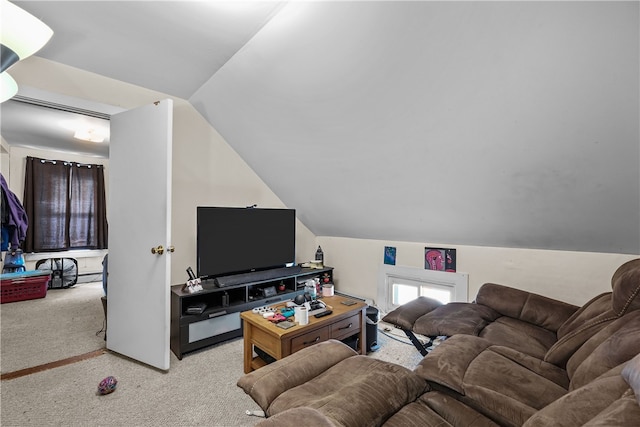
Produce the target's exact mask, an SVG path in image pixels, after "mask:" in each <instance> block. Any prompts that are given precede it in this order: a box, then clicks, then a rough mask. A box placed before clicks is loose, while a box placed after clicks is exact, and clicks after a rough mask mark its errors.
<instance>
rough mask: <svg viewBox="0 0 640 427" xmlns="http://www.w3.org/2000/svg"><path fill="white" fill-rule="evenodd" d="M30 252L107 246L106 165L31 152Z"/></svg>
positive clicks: (27, 208)
mask: <svg viewBox="0 0 640 427" xmlns="http://www.w3.org/2000/svg"><path fill="white" fill-rule="evenodd" d="M24 208H25V211H26V212H27V216H28V218H29V228H28V229H27V239H26V242H25V251H26V252H49V251H62V250H70V249H106V247H107V220H106V203H105V188H104V168H103V166H102V165H83V164H79V163H73V162H65V161H60V160H44V159H39V158H35V157H27V168H26V174H25V197H24Z"/></svg>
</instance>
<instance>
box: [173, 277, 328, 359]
mask: <svg viewBox="0 0 640 427" xmlns="http://www.w3.org/2000/svg"><path fill="white" fill-rule="evenodd" d="M273 270H280V271H281V272H280V273H279V274H278V275H275V274H274V275H269V274H268V273H265V274H263V275H260V274H259V275H255V276H247V277H248V278H247V279H246V280H249V281H241V283H238V284H235V285H228V286H224V287H219V286H217V285H216V284H215V281H214V279H210V280H204V281H203V282H202V285H203V288H204V290H202V291H200V292H197V293H194V294H190V293H188V292H184V291H182V286H183V285H174V286H171V339H170V345H171V351H173V352H174V354H175V355H176V356H177V357H178V359H182V356H183V355H184V354H186V353H189V352H191V351H195V350H199V349H201V348H204V347H207V346H210V345H213V344H217V343H219V342H222V341H226V340H229V339H231V338H237V337H241V336H242V321H241V320H240V313H241V312H243V311H246V310H251V309H253V308H255V307H261V306H264V305H271V304H275V303H278V302H282V301H286V300H290V299H293V298H295V297H296V295H299V294H301V293H303V292H304V289H303V288H304V286H301V283H302V282H304V281H306V280H309V279H313V278H316V277H323V276H324V275H325V274H327V275H328V276H329V278H330V280H331V281H332V282H333V268H332V267H324V268H322V269H312V268H300V267H296V268H290V269H289V268H287V269H273ZM267 271H268V272H270V271H272V270H267ZM273 276H275V277H273ZM227 277H228V276H227ZM271 287H274V288H275V290H276V293H275V294H273V295H271V293H270V292H265V289H268V288H271ZM265 294H266V295H270V296H265ZM190 307H191V308H192V310H189V312H188V309H189V308H190ZM200 309H201V310H202V311H201V312H199V311H200ZM192 311H195V313H193V314H192Z"/></svg>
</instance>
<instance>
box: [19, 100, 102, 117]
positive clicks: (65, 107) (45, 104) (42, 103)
mask: <svg viewBox="0 0 640 427" xmlns="http://www.w3.org/2000/svg"><path fill="white" fill-rule="evenodd" d="M11 100H12V101H18V102H23V103H25V104H31V105H37V106H40V107H45V108H51V109H53V110H59V111H65V112H68V113H76V114H82V115H85V116H89V117H95V118H96V119H103V120H111V115H110V114H106V113H101V112H99V111H93V110H85V109H84V108H78V107H73V106H71V105H64V104H58V103H55V102H50V101H44V100H42V99H36V98H30V97H28V96H23V95H15V96H14V97H13V98H11Z"/></svg>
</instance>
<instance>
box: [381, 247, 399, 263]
mask: <svg viewBox="0 0 640 427" xmlns="http://www.w3.org/2000/svg"><path fill="white" fill-rule="evenodd" d="M384 263H385V264H388V265H396V248H395V247H394V246H385V247H384Z"/></svg>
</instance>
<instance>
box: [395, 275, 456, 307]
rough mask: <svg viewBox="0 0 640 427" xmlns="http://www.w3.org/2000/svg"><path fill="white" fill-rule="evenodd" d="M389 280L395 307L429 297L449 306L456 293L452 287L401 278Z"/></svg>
mask: <svg viewBox="0 0 640 427" xmlns="http://www.w3.org/2000/svg"><path fill="white" fill-rule="evenodd" d="M389 280H390V282H391V283H390V286H391V290H392V299H391V304H392V305H394V306H398V305H402V304H406V303H408V302H409V301H411V300H414V299H416V298H418V297H429V298H433V299H435V300H438V301H440V302H441V303H443V304H447V303H449V302H451V300H452V297H453V295H452V294H453V293H454V289H453V288H452V287H451V286H440V285H435V284H430V283H425V282H419V281H415V280H410V279H403V278H401V277H389Z"/></svg>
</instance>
